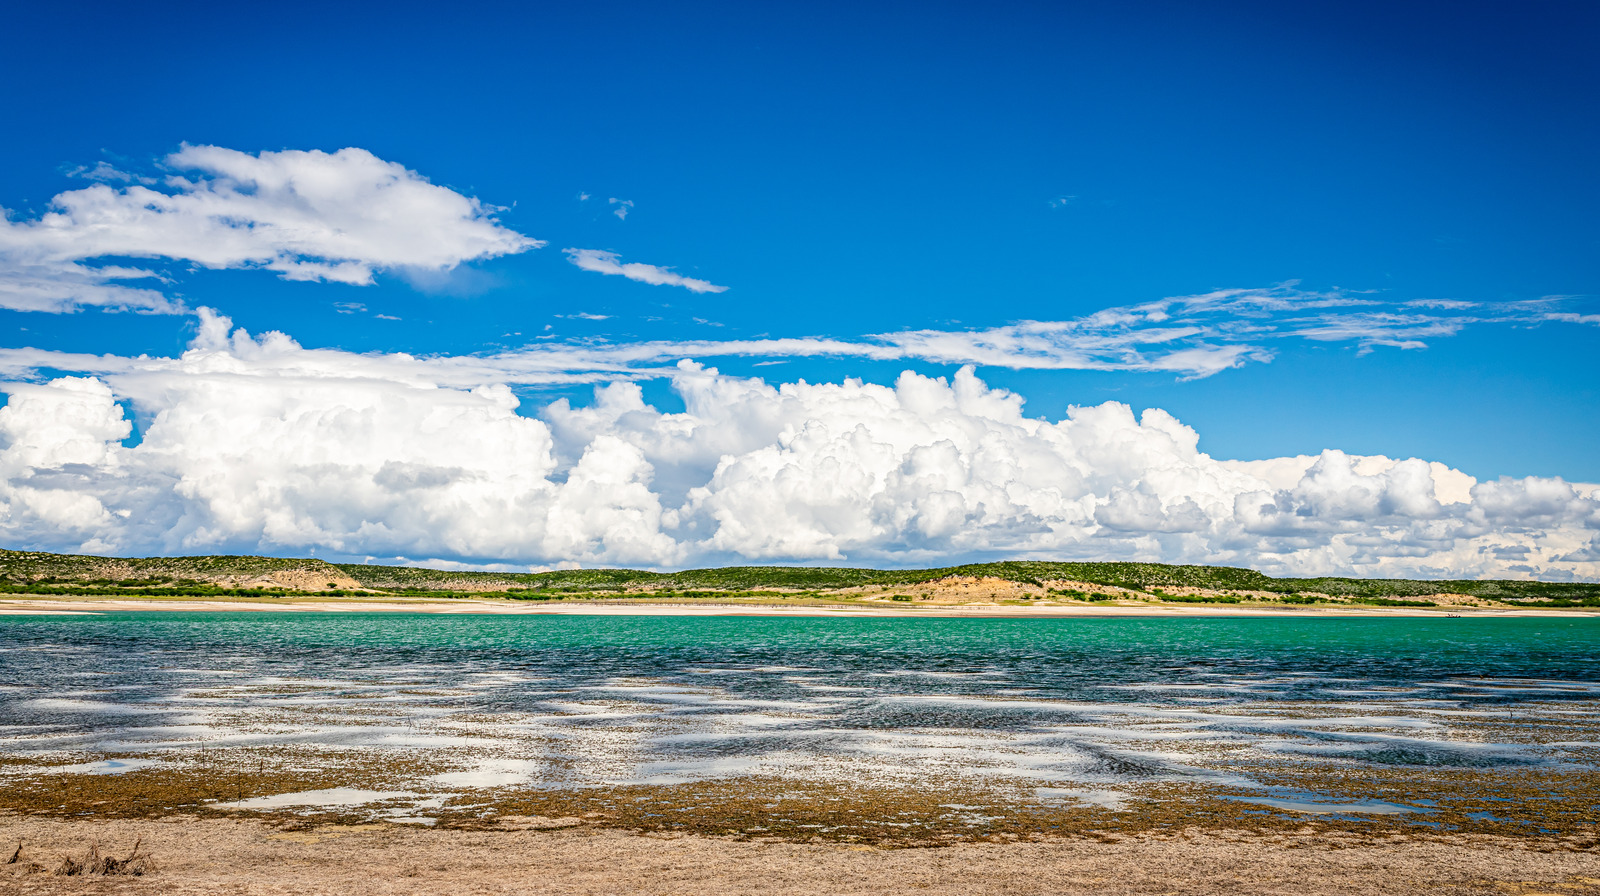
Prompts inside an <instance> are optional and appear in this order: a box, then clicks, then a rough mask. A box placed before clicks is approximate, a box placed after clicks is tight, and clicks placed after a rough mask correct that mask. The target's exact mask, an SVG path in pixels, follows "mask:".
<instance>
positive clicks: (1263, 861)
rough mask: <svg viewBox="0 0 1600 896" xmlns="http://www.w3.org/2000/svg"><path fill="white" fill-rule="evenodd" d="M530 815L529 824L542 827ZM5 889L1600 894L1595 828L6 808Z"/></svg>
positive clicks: (1, 835)
mask: <svg viewBox="0 0 1600 896" xmlns="http://www.w3.org/2000/svg"><path fill="white" fill-rule="evenodd" d="M535 823H536V822H535ZM136 840H137V841H139V842H140V843H141V849H142V851H144V852H146V853H148V854H149V855H150V856H151V858H152V861H153V863H154V866H155V870H154V871H153V872H151V873H150V874H147V875H144V876H140V877H126V876H119V877H93V878H85V877H65V876H55V875H52V874H51V873H50V872H51V871H52V870H54V869H55V868H57V867H58V866H60V864H61V861H62V859H63V858H64V857H67V856H73V857H81V856H83V854H84V853H85V851H86V850H87V848H88V845H89V843H90V842H91V841H98V842H99V844H100V846H101V849H102V851H105V852H110V853H114V854H117V855H123V854H125V853H126V852H127V851H128V850H129V849H130V848H131V847H132V846H133V845H134V842H135V841H136ZM19 841H20V842H21V843H22V853H21V855H20V856H19V857H18V861H17V862H15V863H13V864H11V865H0V891H3V892H7V893H17V894H53V893H85V892H92V893H129V894H142V893H151V894H156V893H160V894H173V896H187V894H211V893H228V894H242V896H251V894H289V893H294V894H339V896H364V894H410V893H419V894H420V893H428V894H433V893H450V894H510V893H549V894H606V896H610V894H617V893H639V894H669V893H670V894H679V893H696V894H705V896H720V894H746V893H771V894H802V893H804V894H820V893H829V894H831V893H841V894H868V893H873V894H876V893H885V894H888V893H896V894H898V893H927V894H984V893H996V894H999V893H1005V894H1046V893H1049V894H1080V893H1081V894H1090V893H1093V894H1105V896H1115V894H1134V893H1139V894H1155V893H1166V894H1294V896H1304V894H1308V893H1314V894H1347V893H1348V894H1356V893H1361V894H1366V893H1407V894H1411V893H1437V894H1446V896H1448V894H1465V893H1493V894H1501V896H1534V894H1552V893H1561V894H1568V896H1574V894H1597V893H1600V853H1597V851H1596V849H1595V841H1594V839H1593V838H1592V837H1591V838H1588V839H1587V840H1581V839H1569V840H1561V841H1552V840H1519V839H1510V838H1492V837H1464V836H1441V837H1435V838H1426V839H1419V838H1414V837H1412V838H1401V837H1385V836H1381V835H1378V836H1357V835H1347V834H1337V833H1318V834H1309V833H1303V834H1284V835H1273V836H1247V835H1229V834H1227V833H1188V832H1183V833H1174V834H1169V835H1162V836H1155V835H1143V836H1134V837H1125V838H1117V837H1107V838H1103V839H1102V838H1087V837H1085V838H1059V839H1049V840H1038V841H1034V842H999V843H964V844H958V845H954V846H949V847H942V848H927V849H892V850H880V849H873V848H871V847H865V846H859V845H842V844H809V843H789V842H761V841H756V840H735V839H731V838H718V837H696V836H661V835H642V834H632V833H626V832H621V831H615V830H600V829H593V830H591V829H587V828H583V827H578V828H567V829H560V830H540V829H538V828H537V827H529V828H525V829H523V830H512V831H481V832H480V831H461V830H430V829H418V828H414V827H411V828H408V827H404V826H399V825H360V826H344V827H338V826H324V827H313V828H304V829H292V828H283V827H274V826H272V825H269V824H265V823H262V822H257V821H240V820H228V819H196V818H179V819H170V820H159V821H59V820H40V819H19V818H0V843H4V844H6V845H5V848H4V856H0V862H3V861H4V858H5V857H6V856H10V855H11V852H12V850H13V849H14V848H15V844H16V843H18V842H19Z"/></svg>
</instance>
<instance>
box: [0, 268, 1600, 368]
mask: <svg viewBox="0 0 1600 896" xmlns="http://www.w3.org/2000/svg"><path fill="white" fill-rule="evenodd" d="M1562 301H1564V302H1565V301H1571V300H1570V299H1568V298H1563V299H1562ZM1352 306H1357V307H1352ZM1371 306H1377V307H1371ZM1551 307H1552V305H1551V304H1550V303H1547V302H1544V301H1542V300H1540V301H1536V302H1528V303H1508V304H1502V305H1491V304H1487V303H1474V304H1473V305H1472V307H1471V308H1470V309H1464V310H1466V311H1470V312H1471V313H1470V314H1458V313H1453V311H1452V312H1441V313H1439V314H1436V315H1428V314H1423V313H1418V312H1416V311H1415V309H1412V310H1411V311H1410V312H1409V313H1407V312H1405V311H1404V310H1402V309H1403V308H1404V305H1403V304H1393V303H1391V304H1387V305H1385V304H1384V303H1382V302H1380V301H1379V300H1378V299H1377V298H1374V297H1373V296H1372V295H1371V294H1355V295H1348V296H1347V295H1344V294H1341V293H1337V292H1305V291H1300V290H1298V289H1297V288H1296V287H1294V286H1292V285H1280V286H1274V287H1269V288H1264V289H1236V290H1220V291H1215V292H1211V293H1205V294H1200V295H1195V296H1180V297H1175V298H1169V299H1162V300H1160V301H1156V302H1148V303H1144V304H1141V305H1132V306H1121V307H1113V308H1106V309H1103V310H1100V311H1097V312H1095V313H1093V314H1089V315H1085V316H1082V317H1078V318H1073V319H1071V320H1061V321H1018V322H1015V323H1011V324H1006V325H1004V326H999V327H988V328H982V329H970V330H939V329H917V330H899V331H893V332H885V333H875V334H867V335H855V336H828V335H812V336H793V337H763V338H754V339H674V340H665V339H655V340H634V341H608V340H606V339H605V338H603V337H592V338H586V339H581V340H567V341H558V340H551V341H548V342H541V343H539V344H537V345H531V346H527V347H524V348H519V349H514V350H509V351H502V352H497V353H493V354H482V355H453V356H439V357H417V356H413V355H409V354H368V355H348V354H346V353H342V352H334V353H332V354H328V353H326V352H325V351H324V350H320V349H302V348H300V347H299V346H298V345H293V343H292V341H290V342H289V343H288V344H289V345H293V348H294V351H293V352H288V353H283V352H276V351H275V350H274V349H273V347H274V346H279V345H280V344H281V343H282V341H283V340H287V339H288V337H285V336H282V334H270V333H269V334H267V335H265V336H263V337H261V341H260V344H261V346H262V347H261V348H258V349H251V352H252V353H253V354H252V355H251V357H252V358H253V363H270V364H279V363H285V362H283V361H282V359H283V358H293V359H295V363H296V364H300V365H308V366H306V370H305V375H307V376H322V375H324V373H320V372H316V371H319V370H322V369H323V368H322V367H321V366H319V365H320V364H321V361H320V360H319V359H323V358H334V357H337V358H338V363H337V367H338V369H339V370H341V371H353V370H357V369H359V370H364V371H367V373H364V374H362V375H372V376H378V377H382V378H390V379H401V380H404V379H407V378H416V379H421V380H428V381H434V382H440V383H447V384H451V385H456V386H463V387H470V386H471V385H473V384H476V383H484V382H503V383H507V384H511V385H559V384H571V383H585V382H599V381H602V380H630V379H633V380H636V379H651V378H656V377H662V376H670V375H672V371H673V370H674V369H675V366H674V365H676V364H677V363H678V362H680V361H685V360H701V361H709V360H715V359H719V358H759V359H762V360H780V359H785V358H813V357H832V358H857V359H862V360H869V361H890V362H904V361H925V362H930V363H934V364H948V365H952V366H961V365H976V366H981V367H999V368H1006V369H1013V370H1097V371H1129V372H1146V373H1168V374H1175V375H1177V376H1178V377H1180V378H1182V379H1199V378H1203V377H1208V376H1213V375H1215V374H1218V373H1221V372H1223V371H1226V370H1230V369H1233V368H1237V367H1241V366H1244V365H1246V364H1252V363H1267V362H1270V361H1271V360H1272V359H1273V357H1274V356H1275V351H1276V350H1277V348H1278V347H1280V346H1281V345H1282V344H1283V343H1284V341H1285V340H1295V339H1301V340H1309V341H1314V342H1322V343H1345V344H1348V345H1350V346H1352V347H1354V348H1356V349H1357V350H1358V352H1367V351H1372V350H1374V349H1375V348H1377V347H1400V348H1421V347H1424V346H1426V345H1427V344H1428V340H1431V339H1436V338H1444V337H1448V336H1451V335H1454V334H1456V333H1458V332H1460V331H1461V330H1462V329H1464V328H1466V327H1468V326H1484V325H1494V324H1498V325H1515V326H1543V325H1571V324H1579V325H1584V324H1592V323H1597V322H1600V321H1596V320H1595V318H1597V317H1600V315H1594V314H1584V313H1579V312H1570V313H1569V312H1555V311H1551V310H1550V308H1551ZM1555 307H1560V306H1559V304H1558V305H1556V306H1555ZM199 314H200V317H201V330H202V333H205V332H207V328H210V327H214V326H215V324H214V323H210V322H213V321H216V320H225V319H224V318H220V317H219V316H218V315H216V314H215V313H214V312H212V311H210V310H209V309H200V311H199ZM566 316H567V317H575V318H579V319H585V320H590V321H594V322H597V323H598V322H601V321H603V320H604V319H606V318H605V316H604V315H597V314H590V313H588V312H580V313H577V314H573V315H566ZM1569 318H1570V319H1569ZM224 329H225V327H224ZM219 338H220V337H219ZM540 338H541V339H543V338H545V337H540ZM212 341H213V342H214V341H216V340H212ZM196 344H197V345H209V344H211V343H209V342H206V341H205V340H203V339H202V340H198V341H197V343H196ZM330 351H331V350H330ZM168 363H172V359H161V358H139V359H130V358H123V357H120V356H114V355H107V356H94V355H84V354H75V353H62V352H52V351H46V350H41V349H32V348H17V349H0V376H5V377H13V378H28V377H33V376H36V375H37V372H38V371H43V370H76V371H82V372H87V373H95V374H131V373H133V372H136V371H138V370H147V371H158V370H161V369H164V368H163V365H166V364H168ZM330 363H331V362H330ZM340 375H344V374H343V373H341V374H340Z"/></svg>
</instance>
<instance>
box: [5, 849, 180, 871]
mask: <svg viewBox="0 0 1600 896" xmlns="http://www.w3.org/2000/svg"><path fill="white" fill-rule="evenodd" d="M143 843H144V841H143V840H135V841H133V849H131V850H129V851H128V854H127V855H126V856H124V857H123V858H120V859H119V858H117V857H116V856H102V855H101V854H100V841H98V840H96V841H93V842H91V843H90V844H89V852H88V853H87V854H85V855H84V857H83V858H82V859H74V858H73V857H71V856H65V857H63V858H62V859H61V865H60V867H58V868H56V870H55V874H56V876H58V877H81V876H87V875H96V876H102V877H105V876H112V875H128V876H131V877H140V876H143V875H145V874H148V873H149V872H151V871H154V870H156V867H155V862H153V861H152V860H151V859H150V854H149V853H147V852H140V851H139V847H140V846H141V845H143ZM21 851H22V846H21V844H18V845H17V852H18V853H21ZM13 861H15V857H13Z"/></svg>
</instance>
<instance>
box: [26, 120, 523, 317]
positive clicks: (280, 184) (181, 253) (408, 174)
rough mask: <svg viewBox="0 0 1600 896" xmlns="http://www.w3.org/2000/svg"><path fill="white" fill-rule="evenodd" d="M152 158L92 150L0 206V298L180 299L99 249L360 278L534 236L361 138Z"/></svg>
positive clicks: (146, 307) (54, 304)
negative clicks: (41, 193) (150, 171)
mask: <svg viewBox="0 0 1600 896" xmlns="http://www.w3.org/2000/svg"><path fill="white" fill-rule="evenodd" d="M163 167H164V169H165V170H166V171H167V172H169V173H168V174H167V175H166V176H165V177H163V178H161V179H159V181H158V180H156V179H154V178H149V177H143V176H138V175H133V174H129V173H126V172H122V171H119V170H117V169H115V168H112V167H111V166H109V165H106V164H104V163H101V164H99V165H96V166H95V167H94V168H87V169H83V170H81V171H77V172H74V173H75V174H78V175H79V176H82V177H85V178H88V179H91V180H95V181H99V182H98V183H96V184H94V185H93V186H89V187H85V188H84V189H81V190H70V191H67V192H64V193H61V194H59V195H57V196H56V197H55V198H53V199H52V200H51V202H50V209H49V211H47V212H46V213H45V214H43V215H41V216H39V217H38V218H36V219H32V220H10V218H9V217H7V218H5V219H4V220H0V308H8V309H13V310H23V311H50V312H66V311H73V310H76V309H78V308H81V307H85V306H98V307H103V308H115V309H126V310H136V311H144V312H151V313H181V312H183V311H185V310H187V309H186V308H185V307H184V305H183V303H182V302H180V301H178V300H177V299H175V298H173V297H172V296H170V295H168V294H167V292H166V291H165V289H164V288H162V287H164V286H165V278H164V276H163V275H162V274H161V272H160V271H158V270H155V269H152V268H150V267H145V266H139V267H131V266H127V265H123V264H100V263H98V262H99V260H101V259H129V258H134V259H152V260H163V259H164V260H168V261H177V262H184V263H187V264H190V265H195V266H198V267H204V268H212V269H226V268H258V269H263V270H269V271H274V272H276V273H277V274H278V275H279V276H281V277H283V278H284V279H286V280H327V281H335V282H340V283H350V284H368V283H371V282H372V279H373V275H374V274H375V273H376V272H378V271H383V270H417V271H447V270H450V269H452V268H455V267H456V266H458V265H460V264H461V263H462V262H466V261H471V260H474V259H481V258H492V257H495V256H499V255H507V254H513V253H517V252H523V251H526V250H528V249H536V248H539V247H541V246H543V245H545V243H544V242H543V241H541V240H536V239H532V238H530V237H527V236H523V235H522V234H520V233H517V232H516V231H513V230H510V229H508V228H506V227H504V226H502V225H501V224H500V223H499V222H498V221H497V220H496V219H495V217H494V214H495V212H496V211H497V210H496V209H495V208H493V207H491V206H487V205H485V204H483V203H482V202H480V201H479V200H477V199H474V198H471V197H468V196H463V195H461V194H460V193H457V192H455V191H454V190H450V189H448V188H446V187H441V186H437V185H435V184H432V183H429V182H428V180H427V179H426V178H425V177H423V176H421V175H419V174H417V173H416V172H414V171H410V170H408V169H406V168H405V167H404V166H402V165H399V164H397V163H394V162H388V161H384V160H383V159H380V158H378V157H377V156H374V155H373V154H372V153H370V152H367V151H366V150H364V149H355V148H348V149H341V150H339V151H337V152H333V153H326V152H318V151H310V152H305V151H298V150H286V151H283V152H262V153H259V154H255V155H252V154H250V153H244V152H239V151H237V150H232V149H225V148H222V147H217V146H184V147H183V148H182V149H180V150H179V151H177V152H175V153H172V154H171V155H169V156H167V157H166V158H165V159H163ZM114 183H121V184H124V185H123V186H113V185H112V184H114ZM130 281H145V282H146V283H148V284H151V285H129V282H130Z"/></svg>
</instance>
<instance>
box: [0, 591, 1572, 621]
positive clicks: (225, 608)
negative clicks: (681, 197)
mask: <svg viewBox="0 0 1600 896" xmlns="http://www.w3.org/2000/svg"><path fill="white" fill-rule="evenodd" d="M129 612H190V613H193V612H246V613H250V612H265V613H274V612H276V613H294V612H300V613H306V612H310V613H433V614H444V615H452V614H454V615H514V616H793V617H804V618H828V617H833V618H913V619H914V618H996V619H1067V618H1083V617H1145V618H1151V617H1154V618H1160V617H1191V618H1192V617H1222V618H1249V617H1278V618H1306V617H1318V618H1372V617H1377V618H1391V617H1410V618H1451V617H1459V618H1463V619H1465V618H1480V619H1481V618H1508V617H1509V618H1529V617H1538V618H1573V617H1582V618H1595V617H1600V610H1592V609H1578V608H1570V609H1569V608H1560V609H1541V608H1533V607H1527V608H1522V607H1470V606H1467V607H1460V606H1448V605H1441V606H1439V607H1437V608H1431V607H1373V606H1347V607H1335V606H1297V607H1252V606H1237V605H1232V604H1180V603H1173V604H1157V603H1150V604H1146V605H1143V606H1138V605H1098V604H1044V605H1033V606H1016V605H1005V604H983V603H972V604H966V605H954V606H952V605H934V606H916V605H909V606H896V605H893V604H887V603H883V602H873V603H871V604H868V603H865V602H861V603H854V604H844V603H841V604H840V605H839V606H837V607H833V606H819V605H816V604H801V603H795V604H785V603H783V602H782V601H781V600H778V601H773V600H768V601H764V602H756V601H752V602H749V603H744V602H739V601H738V600H737V598H730V599H729V600H728V601H726V602H720V603H718V602H711V601H706V602H695V603H689V602H671V603H668V602H655V601H652V600H651V599H649V598H642V599H639V600H638V601H637V602H636V603H635V602H630V601H628V600H627V599H625V598H624V599H610V598H598V599H594V600H574V601H548V602H546V601H540V602H533V601H522V600H493V599H484V598H481V597H473V598H465V597H463V598H418V599H406V598H404V597H387V596H385V597H374V598H349V597H345V598H314V597H305V598H298V597H280V598H250V597H234V598H207V599H194V598H182V597H174V598H165V599H163V598H145V599H130V598H125V597H82V598H70V599H63V598H59V597H38V598H28V597H20V598H6V599H0V616H80V615H96V614H101V613H129Z"/></svg>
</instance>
